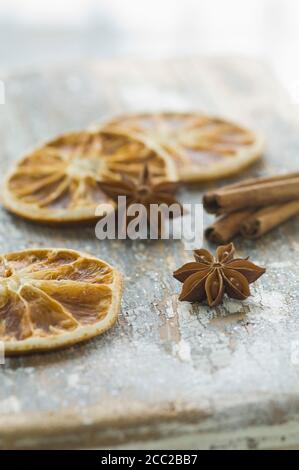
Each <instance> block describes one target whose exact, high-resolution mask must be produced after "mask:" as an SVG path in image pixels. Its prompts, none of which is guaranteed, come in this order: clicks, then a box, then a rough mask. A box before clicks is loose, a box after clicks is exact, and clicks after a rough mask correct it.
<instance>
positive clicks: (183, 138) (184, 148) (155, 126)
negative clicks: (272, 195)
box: [101, 112, 264, 182]
mask: <svg viewBox="0 0 299 470" xmlns="http://www.w3.org/2000/svg"><path fill="white" fill-rule="evenodd" d="M101 128H103V129H106V130H113V129H114V130H117V129H118V130H122V131H125V132H133V133H134V135H139V136H143V137H145V136H146V137H147V138H148V139H151V140H153V141H154V142H155V143H156V144H158V145H159V146H160V147H161V148H162V149H163V150H164V151H165V152H166V153H167V154H168V155H169V156H171V158H172V159H173V161H174V162H175V164H176V167H177V170H178V175H179V179H180V180H182V181H186V182H192V181H208V180H214V179H218V178H224V177H228V176H231V175H233V174H236V173H239V172H240V171H241V170H243V169H244V168H246V167H247V166H249V165H251V164H253V163H254V162H255V161H256V160H258V159H259V158H260V157H261V155H262V153H263V150H264V141H263V139H262V138H261V137H260V136H258V135H256V134H255V133H254V132H252V131H250V130H248V129H245V128H243V127H241V126H239V125H237V124H234V123H232V122H229V121H226V120H224V119H219V118H216V117H211V116H206V115H203V114H199V113H175V112H173V113H172V112H168V113H140V114H127V115H122V116H119V117H117V118H114V119H111V120H110V121H107V122H106V123H104V124H103V125H102V126H101Z"/></svg>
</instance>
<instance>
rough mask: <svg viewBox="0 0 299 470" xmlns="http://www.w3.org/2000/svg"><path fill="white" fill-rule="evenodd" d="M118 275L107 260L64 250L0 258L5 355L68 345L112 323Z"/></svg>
mask: <svg viewBox="0 0 299 470" xmlns="http://www.w3.org/2000/svg"><path fill="white" fill-rule="evenodd" d="M121 285H122V283H121V276H120V274H119V273H118V271H117V270H116V269H114V268H112V267H111V266H110V265H109V264H107V263H105V262H104V261H101V260H99V259H97V258H94V257H92V256H89V255H85V254H82V253H80V252H77V251H73V250H66V249H42V250H25V251H20V252H15V253H8V254H5V255H2V257H1V258H0V341H3V342H4V350H5V353H6V354H7V355H14V354H22V353H27V352H31V351H45V350H50V349H56V348H60V347H65V346H69V345H72V344H75V343H79V342H80V341H84V340H86V339H88V338H91V337H93V336H96V335H99V334H101V333H103V332H104V331H106V330H107V329H108V328H110V327H111V326H112V325H113V324H114V323H115V321H116V319H117V316H118V312H119V307H120V299H121V290H122V289H121Z"/></svg>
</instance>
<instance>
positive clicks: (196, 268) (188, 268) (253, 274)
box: [173, 243, 266, 307]
mask: <svg viewBox="0 0 299 470" xmlns="http://www.w3.org/2000/svg"><path fill="white" fill-rule="evenodd" d="M234 252H235V247H234V245H233V243H230V244H229V245H224V246H219V247H218V248H217V251H216V256H215V257H214V256H213V255H212V254H211V253H210V252H209V251H208V250H205V249H201V250H194V258H195V262H191V263H187V264H184V265H183V266H182V267H181V268H179V269H178V270H176V271H175V272H174V273H173V276H174V277H175V279H177V280H178V281H180V282H183V288H182V292H181V294H180V297H179V300H186V301H188V302H195V301H198V302H203V301H204V300H207V301H208V304H209V306H210V307H215V306H217V305H219V304H220V302H221V301H222V299H223V296H224V294H225V293H226V294H227V295H228V296H229V297H231V298H233V299H238V300H244V299H246V298H247V297H249V295H250V290H249V284H251V283H252V282H255V281H256V280H257V279H258V278H259V277H260V276H261V275H262V274H264V272H265V271H266V270H265V269H264V268H261V267H259V266H256V265H255V264H254V263H252V262H251V261H249V259H248V258H246V259H241V258H236V259H234Z"/></svg>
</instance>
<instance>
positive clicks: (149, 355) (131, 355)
mask: <svg viewBox="0 0 299 470" xmlns="http://www.w3.org/2000/svg"><path fill="white" fill-rule="evenodd" d="M5 85H6V104H5V105H2V106H0V137H1V167H0V170H1V174H4V173H5V172H6V171H7V169H8V168H9V166H10V164H11V162H12V161H13V160H14V159H17V158H19V157H20V156H21V155H22V154H23V153H24V151H25V150H27V148H28V147H31V146H32V145H35V144H37V143H38V142H41V141H43V139H48V138H51V137H54V136H55V134H56V133H61V132H64V131H68V130H70V129H79V128H81V127H84V126H87V125H89V124H90V123H91V122H98V121H99V120H100V119H101V118H103V117H104V116H106V115H111V114H115V113H120V112H123V111H137V110H157V109H164V110H165V109H170V110H189V109H195V110H203V111H205V112H210V113H214V114H220V115H222V116H224V117H228V118H232V119H239V120H240V121H241V123H243V124H245V125H249V126H251V127H252V128H253V129H256V130H258V131H260V132H261V133H263V134H264V136H265V138H266V140H267V154H266V157H265V160H264V163H263V164H259V165H257V166H256V167H254V168H253V169H252V170H251V171H250V172H248V173H247V175H246V176H248V174H254V175H257V174H268V173H273V172H275V171H277V170H295V169H297V170H298V158H299V124H298V121H297V118H296V116H295V113H294V110H293V109H292V107H291V105H290V104H289V102H288V100H287V98H286V96H285V94H284V92H283V91H282V90H281V88H280V86H279V84H278V83H277V82H276V81H275V79H274V78H273V77H272V75H271V73H270V72H269V71H268V69H267V67H266V66H264V65H263V64H260V63H259V62H255V61H252V60H248V59H216V58H215V59H188V60H182V61H168V62H159V63H158V62H149V63H142V62H139V63H137V62H101V63H81V64H76V65H73V66H69V67H67V66H65V67H61V68H55V69H53V68H48V69H47V68H45V69H43V70H38V71H35V72H29V73H23V74H19V75H15V76H10V77H7V79H6V80H5ZM218 184H219V183H218ZM204 189H205V188H204V187H203V186H198V188H194V187H193V188H192V189H190V190H186V191H185V192H184V194H183V196H184V199H185V200H186V199H188V200H190V201H193V202H194V201H199V200H200V195H201V191H203V190H204ZM0 217H1V223H0V242H1V251H3V252H6V251H11V250H18V249H23V248H29V247H37V246H57V247H61V246H62V247H69V248H74V249H80V250H84V251H87V252H90V253H92V254H94V255H97V256H99V257H101V258H103V259H104V260H107V261H109V262H111V263H112V264H114V265H115V266H117V267H118V268H119V269H120V270H121V271H122V272H123V273H124V274H125V292H124V298H123V304H122V312H121V315H120V318H119V322H118V324H117V326H116V327H115V328H114V329H113V330H111V331H110V332H108V333H106V334H105V335H103V336H102V337H99V338H97V339H94V340H92V341H90V342H89V343H87V344H84V345H79V346H77V347H73V348H71V349H69V350H66V351H62V352H55V353H51V354H43V355H34V356H30V357H25V358H15V359H7V360H6V364H5V365H4V366H0V447H1V448H8V447H9V448H47V447H50V448H51V447H52V448H53V447H55V448H57V447H82V446H88V447H91V446H94V447H95V446H102V447H109V448H111V447H117V446H119V447H130V446H131V447H133V448H134V447H136V446H139V447H141V448H143V447H163V446H167V447H178V448H192V447H193V448H196V447H197V448H215V447H221V448H231V447H233V448H237V447H240V448H253V447H258V448H263V447H282V446H289V447H291V446H293V447H294V446H295V447H296V446H297V445H299V421H298V416H299V415H298V413H299V365H296V363H295V362H296V347H297V348H298V340H299V294H298V273H299V240H298V233H299V219H298V218H297V219H294V220H293V221H291V222H289V223H287V224H285V225H284V226H282V227H281V228H280V229H278V230H276V231H275V232H273V233H271V234H269V235H267V236H265V237H264V238H263V239H261V240H260V241H258V242H256V243H255V242H251V241H242V240H237V242H236V245H237V249H238V252H239V254H240V255H241V256H243V255H250V256H251V258H252V259H253V260H254V261H256V262H258V263H259V264H261V265H266V266H267V268H268V272H267V274H266V275H265V276H264V277H263V278H262V279H261V280H260V282H258V283H257V284H256V285H255V287H254V288H253V293H254V295H253V296H252V297H251V298H250V299H248V301H246V302H244V303H239V302H237V301H225V302H224V304H223V306H220V307H218V308H216V309H208V308H207V307H205V306H198V305H193V306H192V305H189V304H186V303H178V302H177V294H178V292H179V288H180V285H179V283H178V282H177V281H175V280H174V279H173V278H172V271H173V270H174V269H175V268H176V267H178V266H180V265H181V264H182V263H183V262H184V261H185V260H186V258H187V254H186V252H185V251H184V250H183V246H182V244H181V243H180V242H179V241H175V242H174V241H169V242H157V241H152V242H150V241H148V242H130V241H127V242H122V241H106V242H99V241H98V240H97V239H96V238H95V235H94V227H86V228H82V227H81V228H77V227H72V228H68V229H67V228H65V229H58V228H47V227H43V226H38V225H34V224H31V223H28V222H26V221H23V220H21V219H18V218H16V217H14V216H12V215H9V214H8V213H6V212H5V211H4V210H3V209H1V212H0ZM209 220H210V219H209V217H207V218H206V221H205V222H206V223H208V221H209ZM296 341H297V343H296ZM297 359H298V358H297Z"/></svg>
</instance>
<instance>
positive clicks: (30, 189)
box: [3, 130, 176, 223]
mask: <svg viewBox="0 0 299 470" xmlns="http://www.w3.org/2000/svg"><path fill="white" fill-rule="evenodd" d="M144 163H147V164H148V167H149V171H150V173H151V176H152V178H153V179H154V180H155V181H156V182H157V183H158V182H161V181H164V180H172V181H175V180H176V169H175V165H174V164H173V162H172V160H171V159H170V158H169V157H168V156H167V155H166V156H165V155H162V153H161V152H160V153H159V152H158V151H157V149H156V148H155V146H154V145H151V144H150V143H148V142H147V141H146V139H144V138H142V137H140V138H134V137H133V136H132V135H130V136H129V135H127V134H126V133H125V132H123V131H122V132H113V131H111V132H110V131H109V132H101V131H96V130H95V131H82V132H74V133H70V134H65V135H62V136H61V137H58V138H56V139H55V140H52V141H50V142H48V143H46V144H45V145H43V146H42V147H40V148H38V149H36V150H34V151H33V152H31V153H30V154H28V155H27V156H25V158H23V159H22V160H21V161H19V162H18V163H17V164H16V166H15V168H14V169H13V170H12V172H11V173H10V174H9V176H8V177H7V179H6V180H5V184H4V188H3V204H4V206H5V207H6V208H7V209H9V210H11V211H12V212H14V213H16V214H18V215H20V216H22V217H25V218H27V219H31V220H36V221H39V222H50V223H67V222H74V221H75V222H78V221H86V220H87V221H89V220H94V219H95V218H96V216H95V210H96V208H98V210H97V215H100V214H101V209H100V204H106V206H107V203H111V204H112V206H113V204H114V203H113V202H112V201H111V200H110V199H109V198H108V197H107V196H106V195H105V194H104V193H103V192H102V191H101V189H100V187H99V182H100V181H108V180H119V179H121V177H122V176H123V175H126V176H129V177H130V178H131V179H132V178H134V177H136V178H137V177H139V175H140V173H141V170H142V168H143V166H144ZM106 206H105V212H106V213H107V207H106ZM112 210H113V207H112Z"/></svg>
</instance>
